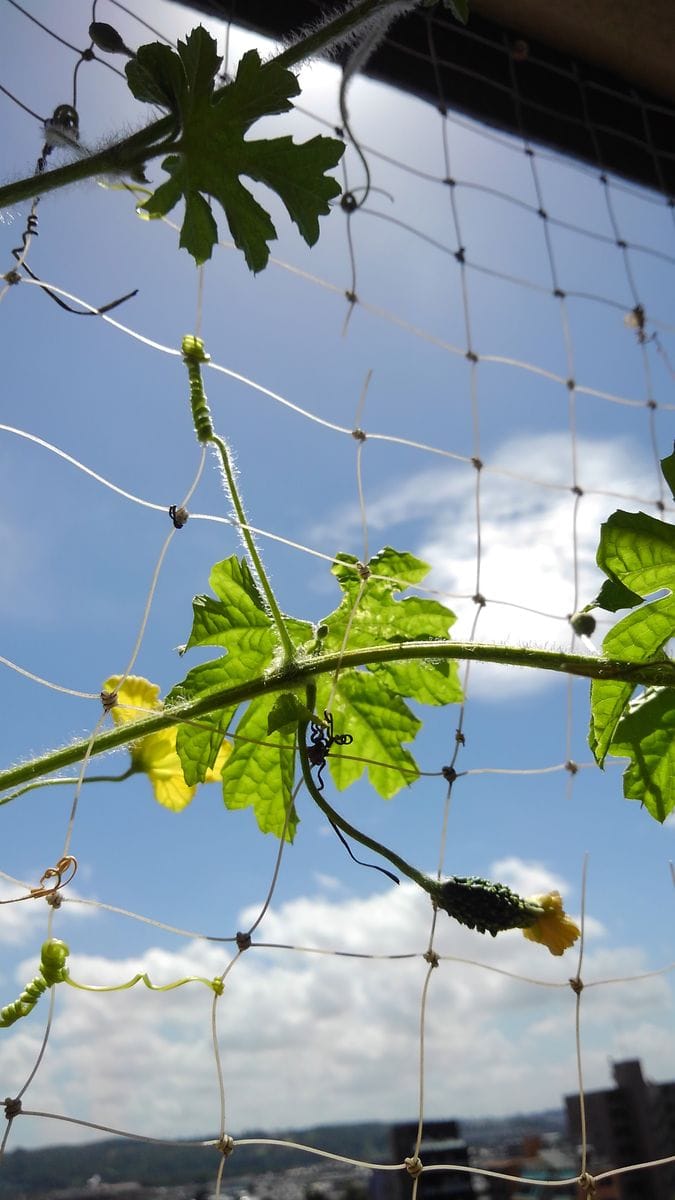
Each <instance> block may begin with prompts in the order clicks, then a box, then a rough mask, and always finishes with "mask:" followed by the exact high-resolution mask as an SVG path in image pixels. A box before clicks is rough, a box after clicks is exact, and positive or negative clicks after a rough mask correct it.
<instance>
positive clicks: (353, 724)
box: [317, 546, 462, 799]
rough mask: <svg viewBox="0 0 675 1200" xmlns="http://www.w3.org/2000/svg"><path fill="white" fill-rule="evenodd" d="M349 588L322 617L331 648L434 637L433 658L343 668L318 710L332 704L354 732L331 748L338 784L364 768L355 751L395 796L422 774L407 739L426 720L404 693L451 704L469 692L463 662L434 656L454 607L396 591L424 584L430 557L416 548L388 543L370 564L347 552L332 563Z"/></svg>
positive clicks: (323, 687)
mask: <svg viewBox="0 0 675 1200" xmlns="http://www.w3.org/2000/svg"><path fill="white" fill-rule="evenodd" d="M332 570H333V574H334V575H335V576H336V577H337V580H338V583H339V585H340V588H341V589H342V592H343V593H344V595H343V598H342V601H341V603H340V605H339V606H338V608H336V609H335V611H334V612H333V613H331V614H330V616H328V617H326V618H325V619H324V621H323V622H322V624H323V625H324V626H326V628H327V630H328V632H327V634H326V637H325V638H324V639H323V642H322V646H323V649H324V650H326V651H333V652H339V651H340V650H342V649H344V648H347V647H348V648H349V649H358V648H362V647H365V646H375V645H383V644H385V643H389V644H392V643H393V644H395V643H397V642H404V641H411V640H414V641H428V642H429V658H428V659H422V660H411V661H408V662H403V661H402V662H396V663H382V664H372V665H370V666H369V667H368V668H367V669H365V670H343V671H341V672H340V674H339V676H338V680H337V683H336V684H335V686H333V682H332V680H325V681H322V682H321V683H320V684H319V687H318V694H317V706H318V708H319V711H322V710H323V708H324V707H327V706H328V705H329V704H330V709H331V712H332V715H333V721H334V726H335V730H336V732H338V733H349V734H351V735H352V737H353V739H354V742H353V749H350V750H349V751H340V750H335V751H333V750H332V751H331V753H330V755H329V758H328V764H329V766H330V771H331V775H332V777H333V780H334V782H335V784H336V786H337V787H339V788H346V787H348V786H349V785H350V784H351V783H353V782H354V781H355V780H356V779H358V778H360V776H361V775H362V774H363V771H364V769H365V764H364V763H363V762H358V761H355V758H353V757H351V755H352V754H353V755H354V756H358V758H364V759H373V760H375V764H373V763H371V764H369V765H368V777H369V779H370V782H371V783H372V785H373V787H374V788H375V790H376V791H377V792H378V793H379V794H380V795H381V796H383V797H384V798H385V799H388V798H389V797H391V796H393V795H395V793H396V792H397V791H399V790H400V788H401V787H403V786H404V785H405V784H410V783H412V782H414V780H415V778H416V777H417V775H418V773H419V772H418V768H417V764H416V763H415V760H414V758H413V756H412V754H411V753H410V751H409V750H407V749H406V747H405V745H404V743H406V742H411V741H412V740H413V739H414V738H415V736H416V734H417V732H418V730H419V729H420V726H421V722H420V721H418V719H417V717H415V716H414V714H413V713H412V712H411V710H410V709H409V707H408V705H407V704H406V703H405V699H406V698H407V699H411V700H417V701H418V702H419V703H422V704H451V703H455V702H457V701H459V700H461V699H462V690H461V686H460V683H459V678H458V674H457V666H456V664H455V663H453V662H448V661H446V660H434V657H433V642H434V640H443V641H445V640H447V637H448V630H449V629H450V627H451V625H452V624H453V623H454V621H455V616H454V613H452V612H450V610H449V609H448V608H445V606H444V605H442V604H439V603H438V601H436V600H426V599H422V598H421V597H420V596H409V597H407V598H406V599H403V600H399V599H397V598H396V597H397V596H398V594H399V593H400V592H402V591H404V590H405V589H406V588H407V587H409V586H411V585H415V584H419V583H421V582H422V580H423V579H424V578H425V577H426V575H427V574H428V572H429V566H428V564H427V563H425V562H422V560H421V559H419V558H416V557H415V556H414V555H413V554H407V553H400V552H399V551H397V550H393V549H392V548H391V547H390V546H386V547H385V548H384V549H383V550H381V551H380V553H379V554H376V555H375V557H374V558H371V560H370V561H369V563H368V564H367V567H366V569H365V571H363V570H361V571H359V569H358V560H357V559H356V558H354V556H353V555H349V554H340V555H338V557H337V561H336V563H335V565H334V566H333V568H332Z"/></svg>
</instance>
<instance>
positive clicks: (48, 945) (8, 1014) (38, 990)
mask: <svg viewBox="0 0 675 1200" xmlns="http://www.w3.org/2000/svg"><path fill="white" fill-rule="evenodd" d="M69 953H70V951H69V949H68V947H67V945H66V943H65V942H62V941H60V940H59V938H50V939H49V941H48V942H43V944H42V951H41V957H40V969H39V973H38V974H37V975H36V976H35V978H34V979H32V980H31V982H30V983H28V984H26V987H25V988H24V990H23V991H22V993H21V995H20V996H19V998H18V1000H15V1001H14V1002H13V1004H6V1005H5V1007H4V1008H3V1009H0V1029H7V1028H8V1026H10V1025H13V1024H14V1023H15V1021H19V1020H20V1019H21V1017H27V1016H28V1014H29V1012H32V1010H33V1009H34V1008H35V1005H36V1004H37V1002H38V1000H39V999H40V996H42V995H44V993H45V992H46V991H47V989H48V988H50V987H53V985H54V984H55V983H64V982H65V981H66V979H67V976H68V971H67V969H66V959H67V957H68V955H69Z"/></svg>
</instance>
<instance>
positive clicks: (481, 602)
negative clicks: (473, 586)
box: [471, 592, 487, 608]
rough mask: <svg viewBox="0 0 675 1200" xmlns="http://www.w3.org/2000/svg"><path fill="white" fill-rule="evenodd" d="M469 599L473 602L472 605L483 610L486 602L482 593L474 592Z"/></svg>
mask: <svg viewBox="0 0 675 1200" xmlns="http://www.w3.org/2000/svg"><path fill="white" fill-rule="evenodd" d="M471 599H472V600H473V602H474V604H477V605H478V607H479V608H485V605H486V604H487V600H486V599H485V596H484V595H483V593H482V592H476V595H475V596H472V597H471Z"/></svg>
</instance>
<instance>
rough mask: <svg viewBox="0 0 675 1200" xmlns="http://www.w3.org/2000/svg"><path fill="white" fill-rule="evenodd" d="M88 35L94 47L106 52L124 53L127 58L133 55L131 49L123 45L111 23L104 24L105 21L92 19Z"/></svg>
mask: <svg viewBox="0 0 675 1200" xmlns="http://www.w3.org/2000/svg"><path fill="white" fill-rule="evenodd" d="M89 37H90V38H91V40H92V42H93V43H94V45H95V46H96V48H97V49H98V50H103V51H104V52H105V53H106V54H126V55H127V56H128V57H129V58H133V57H134V52H133V50H130V49H129V47H128V46H125V44H124V42H123V41H122V38H121V37H120V35H119V33H118V32H117V30H116V29H114V28H113V26H112V25H106V23H105V21H92V23H91V25H90V26H89Z"/></svg>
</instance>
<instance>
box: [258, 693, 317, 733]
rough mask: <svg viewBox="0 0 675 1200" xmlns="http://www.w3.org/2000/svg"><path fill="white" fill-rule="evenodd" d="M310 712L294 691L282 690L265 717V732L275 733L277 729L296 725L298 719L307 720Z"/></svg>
mask: <svg viewBox="0 0 675 1200" xmlns="http://www.w3.org/2000/svg"><path fill="white" fill-rule="evenodd" d="M311 716H312V714H311V713H310V711H309V709H308V708H307V705H306V704H303V703H302V701H301V700H299V699H298V697H297V696H296V695H295V693H294V692H283V693H282V694H281V696H277V698H276V700H275V701H274V704H273V705H272V707H271V709H270V713H269V716H268V718H267V732H268V733H275V732H276V730H277V729H287V728H288V727H289V726H293V727H297V725H298V723H299V722H300V721H308V720H309V719H310V717H311Z"/></svg>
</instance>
